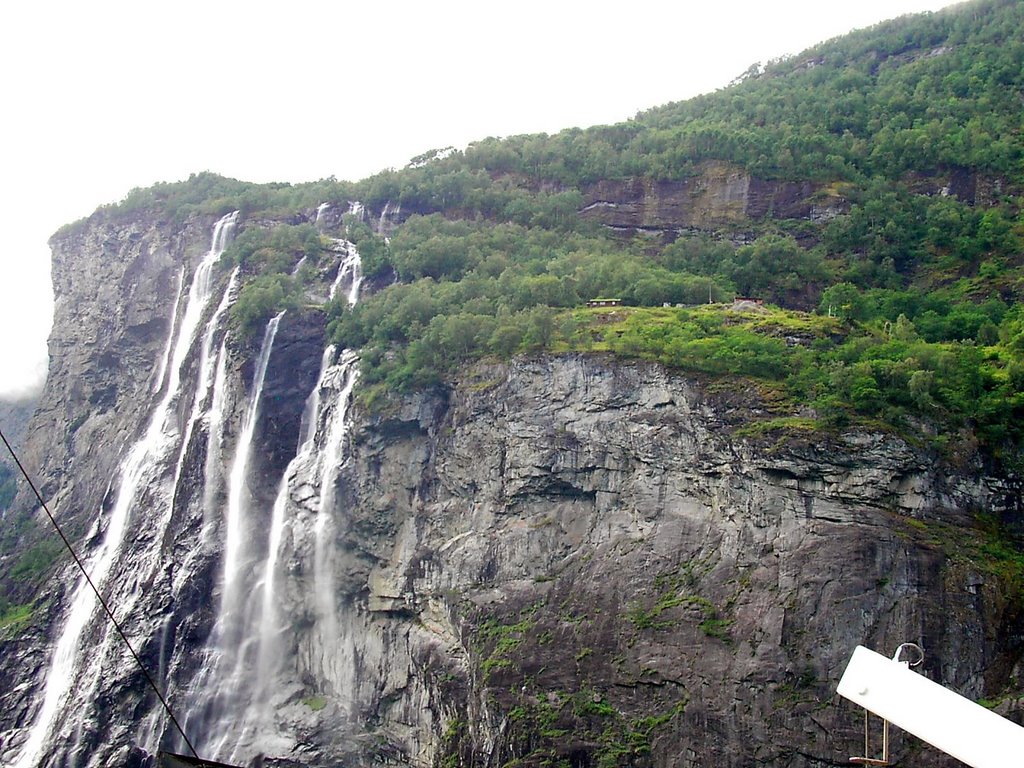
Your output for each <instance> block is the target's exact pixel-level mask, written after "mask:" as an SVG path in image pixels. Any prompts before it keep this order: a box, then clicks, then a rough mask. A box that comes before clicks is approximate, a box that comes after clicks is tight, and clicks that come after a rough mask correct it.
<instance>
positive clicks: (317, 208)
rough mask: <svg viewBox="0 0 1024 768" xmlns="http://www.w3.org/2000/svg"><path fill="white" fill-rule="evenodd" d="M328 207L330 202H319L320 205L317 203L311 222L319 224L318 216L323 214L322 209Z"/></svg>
mask: <svg viewBox="0 0 1024 768" xmlns="http://www.w3.org/2000/svg"><path fill="white" fill-rule="evenodd" d="M330 207H331V204H330V203H320V205H318V206H317V207H316V218H315V219H313V223H314V224H319V223H320V217H321V216H323V215H324V211H326V210H327V209H328V208H330Z"/></svg>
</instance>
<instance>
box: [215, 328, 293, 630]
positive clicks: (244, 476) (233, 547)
mask: <svg viewBox="0 0 1024 768" xmlns="http://www.w3.org/2000/svg"><path fill="white" fill-rule="evenodd" d="M283 314H284V313H283V312H282V313H281V314H279V315H277V316H275V317H274V318H272V319H271V320H270V322H269V323H267V328H266V331H265V332H264V334H263V345H262V347H261V348H260V356H259V360H258V361H257V363H256V371H255V373H254V375H253V382H252V389H251V393H250V399H249V404H248V406H247V407H246V410H245V420H244V421H243V423H242V431H241V433H239V435H238V444H237V446H236V448H235V458H234V461H233V462H232V464H231V474H230V476H229V479H228V504H227V512H226V516H225V521H224V526H225V532H226V533H225V539H224V589H223V592H222V596H221V606H220V620H219V624H220V626H219V634H220V642H221V643H223V644H224V645H226V646H228V647H230V646H231V645H233V644H234V643H235V642H237V640H238V639H239V638H237V636H236V633H238V632H240V631H242V630H243V628H242V627H241V626H239V622H240V620H241V616H242V614H243V613H244V609H245V603H246V595H245V594H244V593H243V590H242V586H243V585H242V578H243V575H244V574H243V567H244V566H246V565H248V564H247V563H246V558H247V556H248V555H249V553H247V552H246V550H245V544H246V542H245V534H246V533H247V530H246V529H247V526H248V523H249V521H248V519H247V513H248V506H249V500H248V489H247V487H246V485H247V481H248V475H249V461H250V459H251V457H252V438H253V434H254V433H255V430H256V421H257V419H258V417H259V405H260V395H261V394H262V393H263V380H264V377H265V376H266V373H267V364H268V363H269V362H270V352H271V350H272V349H273V347H274V338H275V336H276V335H277V328H278V325H279V324H280V322H281V316H282V315H283Z"/></svg>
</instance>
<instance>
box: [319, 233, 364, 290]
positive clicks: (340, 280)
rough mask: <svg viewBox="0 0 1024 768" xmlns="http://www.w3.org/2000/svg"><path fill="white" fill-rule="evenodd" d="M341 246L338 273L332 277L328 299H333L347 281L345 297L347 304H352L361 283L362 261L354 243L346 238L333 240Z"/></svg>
mask: <svg viewBox="0 0 1024 768" xmlns="http://www.w3.org/2000/svg"><path fill="white" fill-rule="evenodd" d="M335 242H336V243H337V244H338V245H339V246H340V247H341V251H342V258H341V263H340V264H338V275H337V277H335V278H334V283H333V284H332V285H331V291H330V293H329V294H328V296H327V298H328V301H330V300H332V299H334V297H335V296H336V295H337V293H338V291H339V290H340V289H341V287H342V286H343V285H344V284H345V282H346V280H347V281H348V294H347V295H346V297H345V298H346V299H347V300H348V304H349V306H352V305H354V304H355V303H356V301H357V300H358V299H359V289H360V287H361V286H362V284H363V262H362V260H361V259H360V258H359V252H358V251H357V250H356V247H355V245H353V244H352V243H350V242H348V241H347V240H335Z"/></svg>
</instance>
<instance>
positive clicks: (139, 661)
mask: <svg viewBox="0 0 1024 768" xmlns="http://www.w3.org/2000/svg"><path fill="white" fill-rule="evenodd" d="M0 440H3V441H4V445H5V446H7V450H8V451H9V452H10V454H11V458H12V459H14V463H15V464H17V465H18V469H19V470H21V476H22V477H24V478H25V482H27V483H28V487H29V488H31V489H32V493H34V494H35V495H36V498H37V499H38V500H39V504H40V505H41V506H42V508H43V511H45V512H46V516H47V517H48V518H50V522H51V523H53V527H54V528H55V529H56V530H57V535H58V536H60V540H61V541H63V542H64V546H65V547H67V548H68V552H70V553H71V557H73V558H74V560H75V565H77V566H78V569H79V570H80V571H81V572H82V575H83V576H84V577H85V580H86V582H87V583H88V584H89V587H90V588H91V589H92V591H93V593H95V595H96V599H97V600H99V601H100V605H102V606H103V610H104V611H105V612H106V614H107V618H108V619H110V623H111V624H113V625H114V629H116V630H117V634H119V635H120V636H121V639H122V640H123V641H124V644H125V645H126V646H128V652H129V653H131V655H132V658H133V659H135V663H136V664H138V666H139V669H140V670H142V674H143V675H145V677H146V680H147V682H149V686H150V688H152V689H153V691H154V692H155V693H156V697H157V698H158V699H160V703H161V704H162V705H163V707H164V709H165V710H166V711H167V715H168V717H170V718H171V722H172V723H174V727H175V728H177V729H178V733H180V734H181V738H183V739H184V740H185V743H186V744H187V745H188V748H189V750H190V751H191V752H192V756H193V757H195V758H196V760H201V759H202V758H201V757H199V753H198V752H196V748H195V747H193V746H192V742H191V741H189V738H188V736H186V735H185V729H184V728H182V727H181V725H180V724H179V723H178V718H176V717H175V716H174V712H172V711H171V707H170V705H169V704H168V703H167V700H166V699H165V698H164V696H163V694H162V693H160V689H159V688H158V687H157V684H156V681H155V680H153V677H152V675H150V674H149V672H148V671H147V670H146V667H145V665H143V663H142V659H140V658H139V656H138V654H137V653H135V649H134V648H132V644H131V643H129V642H128V636H127V635H125V633H124V630H123V629H121V624H120V623H119V622H118V621H117V619H116V618H114V614H113V612H112V611H111V610H110V607H109V606H108V605H107V601H106V600H104V599H103V595H101V594H100V591H99V590H98V589H96V585H95V584H93V583H92V579H91V578H89V572H88V571H86V570H85V566H84V565H83V564H82V561H81V560H79V558H78V555H77V554H76V553H75V549H74V547H72V546H71V542H70V541H68V539H67V536H65V535H64V531H62V530H61V529H60V526H59V525H57V521H56V520H55V519H54V517H53V514H52V513H51V512H50V508H49V507H48V506H46V502H45V501H43V497H42V494H40V493H39V491H38V490H37V489H36V486H35V483H33V482H32V478H30V477H29V476H28V472H26V471H25V467H23V466H22V464H21V460H20V459H19V458H18V454H16V453H15V452H14V448H12V447H11V444H10V443H9V442H7V437H6V436H5V435H4V433H3V430H0Z"/></svg>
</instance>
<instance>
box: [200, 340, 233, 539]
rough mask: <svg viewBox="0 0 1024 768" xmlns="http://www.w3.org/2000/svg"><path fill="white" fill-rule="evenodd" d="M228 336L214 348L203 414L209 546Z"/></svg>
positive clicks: (218, 477)
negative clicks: (209, 391) (210, 395)
mask: <svg viewBox="0 0 1024 768" xmlns="http://www.w3.org/2000/svg"><path fill="white" fill-rule="evenodd" d="M226 380H227V340H226V339H225V340H224V341H222V342H221V343H220V351H219V352H217V370H216V373H214V376H213V399H212V400H211V401H210V410H209V411H208V412H207V414H206V463H205V464H204V466H203V478H204V482H203V536H202V543H203V548H204V549H208V548H210V547H211V546H212V544H213V534H214V530H215V528H216V519H215V516H214V499H216V498H217V493H218V492H219V491H220V486H221V482H222V479H223V478H222V477H221V470H220V467H221V457H222V455H223V441H224V399H225V393H226V391H227V387H226V386H225V382H226Z"/></svg>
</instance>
